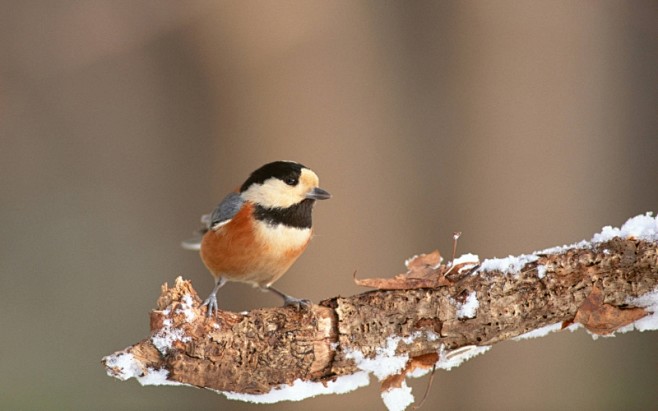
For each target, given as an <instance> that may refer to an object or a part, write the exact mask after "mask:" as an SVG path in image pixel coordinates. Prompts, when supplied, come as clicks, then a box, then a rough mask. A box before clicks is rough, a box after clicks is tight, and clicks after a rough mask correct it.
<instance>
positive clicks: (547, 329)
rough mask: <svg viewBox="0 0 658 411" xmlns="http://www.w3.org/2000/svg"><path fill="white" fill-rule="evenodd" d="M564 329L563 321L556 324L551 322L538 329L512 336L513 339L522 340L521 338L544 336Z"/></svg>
mask: <svg viewBox="0 0 658 411" xmlns="http://www.w3.org/2000/svg"><path fill="white" fill-rule="evenodd" d="M560 330H562V323H561V322H560V323H555V324H550V325H546V326H544V327H541V328H537V329H536V330H532V331H528V332H527V333H525V334H521V335H519V336H516V337H514V338H512V341H521V340H528V339H530V338H539V337H544V336H546V335H548V334H550V333H552V332H555V331H560Z"/></svg>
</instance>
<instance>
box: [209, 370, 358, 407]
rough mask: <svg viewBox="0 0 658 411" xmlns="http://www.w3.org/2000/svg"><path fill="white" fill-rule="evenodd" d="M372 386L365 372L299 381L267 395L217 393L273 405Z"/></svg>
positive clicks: (241, 399)
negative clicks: (332, 378)
mask: <svg viewBox="0 0 658 411" xmlns="http://www.w3.org/2000/svg"><path fill="white" fill-rule="evenodd" d="M368 384H370V378H369V377H368V373H367V372H365V371H359V372H356V373H354V374H351V375H342V376H340V377H338V378H336V380H334V381H329V382H327V385H326V386H325V385H324V384H323V383H321V382H311V381H302V380H300V379H297V380H295V381H293V383H292V384H283V385H281V386H279V387H278V388H274V389H272V390H271V391H270V392H268V393H266V394H242V393H238V392H224V391H217V392H218V393H220V394H223V395H225V396H226V398H228V399H230V400H239V401H247V402H252V403H256V404H273V403H275V402H280V401H301V400H303V399H306V398H309V397H314V396H316V395H325V394H344V393H346V392H350V391H354V390H356V389H357V388H361V387H365V386H366V385H368Z"/></svg>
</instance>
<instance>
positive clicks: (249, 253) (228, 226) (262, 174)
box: [181, 161, 331, 316]
mask: <svg viewBox="0 0 658 411" xmlns="http://www.w3.org/2000/svg"><path fill="white" fill-rule="evenodd" d="M329 198H331V194H329V192H327V191H325V190H323V189H322V188H320V187H319V178H318V176H317V174H316V173H315V172H313V170H311V169H310V168H308V167H306V166H304V165H302V164H300V163H297V162H294V161H274V162H271V163H268V164H265V165H263V166H262V167H260V168H259V169H257V170H255V171H254V172H252V173H251V174H250V175H249V177H248V178H247V179H246V180H245V182H244V183H243V184H242V185H241V186H240V187H239V189H236V190H235V191H233V192H231V193H229V194H228V195H227V196H226V197H224V199H223V200H222V201H221V202H220V203H219V204H218V205H217V207H215V209H214V210H213V211H212V212H211V213H210V214H206V215H203V216H202V217H201V223H202V224H203V228H202V229H201V230H199V232H198V233H197V236H196V237H195V238H192V239H190V240H186V241H183V242H182V243H181V245H182V247H183V248H185V249H188V250H198V251H199V253H200V255H201V260H202V261H203V263H204V265H205V266H206V268H207V269H208V270H209V271H210V273H211V274H212V275H213V277H214V278H215V286H214V288H213V289H212V291H211V293H210V295H209V296H208V298H206V299H205V300H204V302H203V306H207V312H206V313H207V316H212V315H213V313H217V311H218V304H217V292H218V291H219V289H220V288H221V287H222V286H223V285H224V284H226V282H227V281H237V282H242V283H248V284H251V285H253V286H254V287H259V288H261V289H262V290H266V291H271V292H273V293H275V294H277V295H279V296H280V297H281V298H283V302H284V306H293V307H295V308H297V309H303V308H308V307H309V306H310V304H311V303H310V301H308V300H304V299H299V298H295V297H292V296H290V295H288V294H285V293H283V292H281V291H279V290H277V289H275V288H273V287H272V284H273V283H274V282H275V281H277V280H278V279H279V278H281V276H283V275H284V274H285V273H286V272H287V271H288V269H289V268H290V266H292V264H293V263H294V262H295V261H296V260H297V258H299V256H300V255H301V254H302V253H303V252H304V250H305V249H306V247H307V246H308V244H309V241H310V240H311V237H312V233H313V221H312V212H313V206H314V204H315V201H316V200H326V199H329Z"/></svg>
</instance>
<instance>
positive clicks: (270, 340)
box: [102, 213, 658, 410]
mask: <svg viewBox="0 0 658 411" xmlns="http://www.w3.org/2000/svg"><path fill="white" fill-rule="evenodd" d="M407 268H408V271H407V272H406V273H405V274H400V275H398V276H396V277H394V278H387V279H364V280H356V281H357V283H359V284H361V285H365V286H371V287H374V288H376V290H372V291H369V292H365V293H362V294H359V295H355V296H352V297H346V298H343V297H334V298H331V299H328V300H325V301H322V302H321V303H320V304H319V305H313V306H312V307H311V309H309V310H305V311H297V310H295V309H293V308H283V307H281V308H261V309H256V310H252V311H250V312H247V313H241V314H238V313H233V312H228V311H220V312H219V313H218V315H217V317H215V318H211V319H209V318H206V316H205V307H201V306H200V303H201V300H200V299H199V297H198V295H197V293H196V291H195V290H194V289H193V288H192V285H191V284H190V283H189V282H188V281H184V280H183V279H181V278H180V277H179V278H177V279H176V282H175V285H174V287H173V288H169V287H168V286H167V284H165V285H163V287H162V295H161V296H160V298H159V299H158V302H157V307H156V309H155V310H153V311H152V312H151V315H150V328H151V332H150V335H149V337H147V338H145V339H144V340H142V341H140V342H138V343H136V344H134V345H132V346H130V347H128V348H126V349H124V350H122V351H118V352H116V353H114V354H111V355H108V356H107V357H105V358H103V361H102V362H103V365H104V366H105V368H106V370H107V373H108V375H110V376H113V377H116V378H119V379H121V380H126V379H129V378H135V379H137V380H138V381H139V382H140V383H141V384H143V385H190V386H195V387H202V388H208V389H211V390H215V391H217V392H220V393H222V394H223V395H225V396H226V397H228V398H231V399H236V400H243V401H251V402H255V403H273V402H278V401H284V400H290V401H298V400H302V399H304V398H308V397H312V396H315V395H319V394H340V393H345V392H348V391H351V390H354V389H357V388H359V387H363V386H365V385H368V383H369V380H370V375H371V374H372V375H374V376H375V377H376V378H377V379H378V380H379V381H381V382H382V398H383V400H384V403H385V404H386V406H387V407H388V408H389V409H391V410H402V409H404V408H406V407H407V406H408V405H410V404H411V403H412V402H413V396H412V394H411V388H410V387H408V386H407V384H406V381H405V379H406V377H419V376H421V375H424V374H427V373H428V372H430V371H431V370H432V369H433V367H436V368H442V369H450V368H452V367H456V366H458V365H459V364H461V363H462V362H463V361H465V360H467V359H469V358H471V357H473V356H475V355H478V354H481V353H484V352H485V351H487V350H488V349H489V348H490V347H491V345H493V344H495V343H497V342H500V341H504V340H510V339H514V340H520V339H525V338H535V337H541V336H544V335H546V334H548V333H550V332H555V331H560V330H562V329H564V328H569V329H571V330H574V329H576V328H578V327H581V326H582V327H584V328H585V329H587V331H588V332H590V333H592V334H593V335H595V336H597V335H610V334H612V333H615V332H628V331H632V330H639V331H645V330H656V329H658V218H656V217H653V216H652V214H650V213H648V214H646V215H640V216H637V217H634V218H631V219H630V220H628V221H627V222H626V223H625V224H624V225H623V226H622V227H621V228H611V227H605V228H603V230H602V231H601V232H600V233H598V234H595V235H594V237H593V238H592V240H591V241H582V242H580V243H577V244H572V245H569V246H561V247H555V248H551V249H547V250H543V251H538V252H534V253H532V254H528V255H522V256H518V257H508V258H503V259H489V260H484V261H482V262H481V263H480V262H478V260H477V256H474V255H471V254H469V255H466V256H463V257H462V258H459V259H455V260H454V261H452V262H449V263H447V264H442V263H441V258H440V256H439V254H438V252H434V253H431V254H426V255H425V254H424V255H421V256H418V257H415V258H413V259H410V260H408V261H407Z"/></svg>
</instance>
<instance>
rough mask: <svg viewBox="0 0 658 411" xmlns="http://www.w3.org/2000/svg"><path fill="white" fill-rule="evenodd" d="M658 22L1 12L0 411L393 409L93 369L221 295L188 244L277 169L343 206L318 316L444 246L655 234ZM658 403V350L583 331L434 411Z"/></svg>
mask: <svg viewBox="0 0 658 411" xmlns="http://www.w3.org/2000/svg"><path fill="white" fill-rule="evenodd" d="M656 21H658V3H656V2H655V1H642V0H638V1H632V2H621V1H587V2H572V1H552V2H541V1H498V2H486V1H481V2H475V1H459V2H429V1H415V2H376V1H331V2H326V1H304V2H302V1H298V2H289V1H276V2H274V1H272V2H265V1H259V2H237V1H233V2H226V1H218V2H216V1H186V2H178V1H138V2H132V1H101V0H99V1H74V0H71V1H57V2H49V1H25V2H2V4H1V5H0V139H1V140H0V184H1V186H0V205H1V206H0V227H1V230H2V233H1V235H0V241H1V247H0V312H1V314H0V408H2V409H7V410H42V409H43V410H45V409H49V410H50V409H55V410H58V409H61V410H89V409H96V410H143V409H144V410H145V409H153V410H179V409H197V410H218V409H234V410H251V409H263V410H333V409H336V408H340V409H382V408H383V405H382V403H381V400H380V398H379V394H378V391H379V390H378V384H377V383H375V382H373V383H372V384H371V386H370V387H368V388H365V389H361V390H360V391H357V392H355V393H351V394H347V395H343V396H333V397H332V396H329V397H317V398H313V399H309V400H306V401H304V402H301V403H283V404H277V405H264V406H254V405H250V404H244V403H239V402H233V401H228V400H226V399H225V398H224V397H223V396H220V395H217V394H215V393H213V392H210V391H205V390H197V389H193V388H181V387H141V386H140V385H139V384H138V383H137V382H136V381H134V380H132V381H128V382H120V381H118V380H114V379H112V378H110V377H107V376H106V375H105V372H104V370H103V368H102V367H101V364H100V359H101V357H102V356H104V355H107V354H109V353H112V352H114V351H116V350H119V349H122V348H124V347H126V346H128V345H130V344H132V343H134V342H136V341H138V340H140V339H141V338H143V337H145V336H146V335H147V333H148V312H149V310H150V309H151V308H153V307H154V304H155V300H156V298H157V297H158V295H159V291H160V285H161V284H162V283H164V282H169V283H170V284H171V283H172V281H173V280H174V278H175V277H176V276H178V275H183V276H184V277H185V278H188V279H190V280H192V281H193V284H194V285H195V287H196V288H197V290H199V292H200V293H201V294H204V295H205V294H206V293H207V292H209V290H210V289H211V286H212V280H211V278H210V276H209V275H208V274H207V272H206V270H205V269H204V267H203V265H202V263H201V262H200V260H199V258H198V255H196V254H195V253H193V252H189V251H185V250H182V249H181V248H179V242H180V241H181V240H182V239H185V238H187V237H189V236H190V235H191V233H192V231H193V230H195V229H196V228H198V224H199V222H198V217H199V215H201V214H202V213H207V212H209V211H210V210H211V209H212V208H213V207H214V205H215V204H216V203H217V202H218V201H219V200H220V199H221V198H222V197H223V196H224V194H225V193H226V192H227V191H229V190H231V189H233V188H234V187H236V186H237V185H238V184H240V183H241V182H242V181H243V180H244V179H245V178H246V176H247V175H248V173H249V172H251V171H252V170H253V169H255V168H257V167H258V166H260V165H261V164H263V163H265V162H268V161H271V160H276V159H292V160H297V161H300V162H302V163H304V164H306V165H308V166H309V167H311V168H313V169H314V170H315V171H316V172H317V173H318V174H319V175H320V180H321V185H322V187H324V188H325V189H327V190H328V191H330V192H331V193H332V194H333V195H334V197H333V199H332V200H330V201H327V202H322V203H319V204H318V205H317V207H316V212H315V221H314V222H315V226H316V233H317V235H316V237H315V239H314V241H313V242H312V244H311V246H310V247H309V249H308V251H307V252H306V254H305V255H304V256H303V257H302V258H301V259H300V260H299V261H298V262H297V264H296V265H295V266H293V268H292V269H291V271H290V272H289V273H288V274H287V275H286V276H285V277H284V278H283V279H282V280H280V281H279V283H278V285H279V287H280V288H281V289H283V290H285V291H287V292H289V293H291V294H293V295H297V296H304V297H307V298H310V299H312V300H314V301H319V300H322V299H324V298H329V297H332V296H335V295H351V294H354V293H358V292H360V291H362V290H361V289H359V288H357V287H356V286H355V285H354V284H353V282H352V273H353V272H354V271H355V270H357V271H358V274H359V275H360V276H361V277H366V276H390V275H394V274H396V273H398V272H401V271H403V270H404V268H403V261H404V260H405V259H406V258H408V257H409V256H411V255H414V254H417V253H420V252H426V251H431V250H433V249H435V248H439V249H440V250H442V251H443V254H444V255H449V254H450V250H451V242H452V232H453V231H462V232H463V236H462V239H461V242H460V245H459V251H460V252H462V253H465V252H472V253H476V254H478V255H480V257H481V258H487V257H494V256H498V257H504V256H507V255H509V254H520V253H527V252H532V251H533V250H537V249H542V248H546V247H550V246H554V245H561V244H565V243H572V242H575V241H579V240H581V239H589V238H590V237H591V235H592V234H593V233H595V232H598V231H599V230H600V229H601V227H603V226H605V225H615V226H619V225H620V224H622V223H623V222H624V221H625V220H626V219H627V218H629V217H632V216H634V215H637V214H640V213H644V212H646V211H649V210H652V211H654V212H655V211H658V190H657V187H658V117H657V116H656V108H657V107H658V104H657V103H658V89H657V87H656V84H658V83H657V81H656V73H657V69H658V64H657V63H658V61H657V60H658V53H657V51H658V50H657V40H658V26H657V25H656ZM276 304H279V300H278V299H277V298H276V297H274V296H271V295H267V294H263V293H259V292H257V291H255V290H253V289H251V288H249V287H247V286H243V285H234V284H230V285H227V286H226V287H225V288H224V289H223V290H222V291H221V293H220V305H221V306H222V307H224V308H228V309H232V310H245V309H249V308H253V307H258V306H267V305H276ZM426 381H427V380H426V379H421V380H412V381H411V385H412V386H413V387H414V392H415V394H416V398H420V397H421V396H422V392H423V390H424V388H425V385H426ZM656 381H658V333H651V332H647V333H637V332H636V333H631V334H624V335H619V336H617V337H615V338H604V339H601V338H600V339H598V340H597V341H593V340H592V338H591V337H590V336H589V335H587V334H586V333H585V332H583V331H582V330H581V331H578V332H576V333H569V332H565V333H558V334H553V335H551V336H549V337H547V338H541V339H538V340H531V341H525V342H517V343H514V342H508V343H501V344H498V345H496V346H495V347H494V348H493V349H492V350H491V351H490V352H489V353H487V354H486V355H484V356H481V357H478V358H475V359H473V360H471V361H469V362H467V363H465V364H463V365H462V366H461V367H459V368H457V369H455V370H452V371H450V372H444V371H439V372H438V373H437V377H436V379H435V382H434V386H433V388H432V391H431V393H430V395H429V398H428V401H427V403H426V404H425V407H426V409H442V410H527V409H535V410H557V409H580V410H618V409H626V410H642V409H651V408H652V407H655V405H656V400H657V399H658V391H656Z"/></svg>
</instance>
